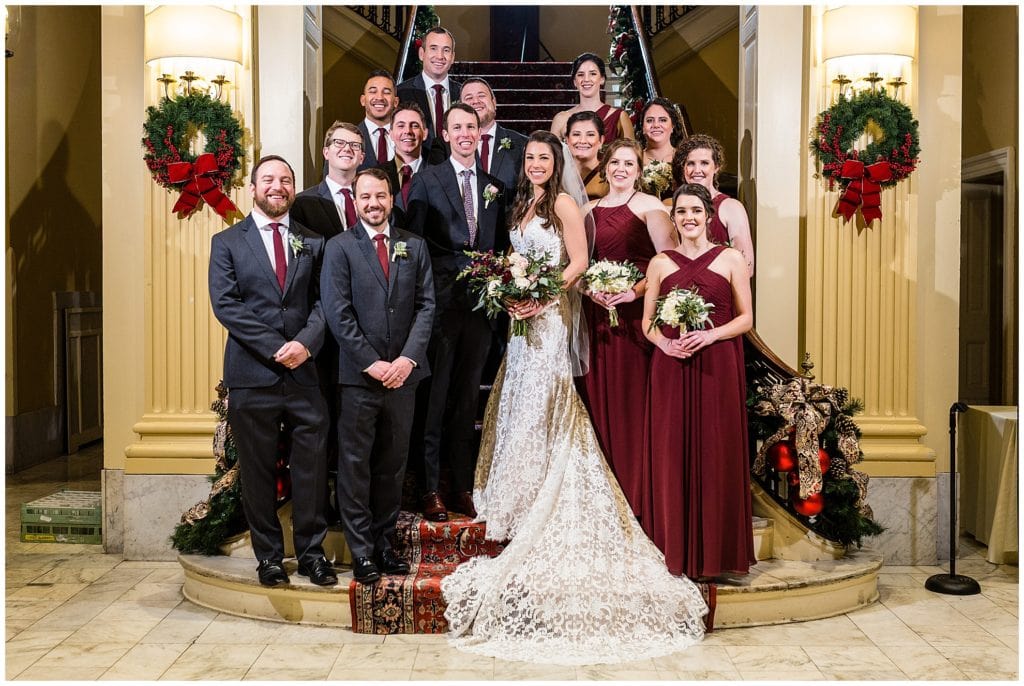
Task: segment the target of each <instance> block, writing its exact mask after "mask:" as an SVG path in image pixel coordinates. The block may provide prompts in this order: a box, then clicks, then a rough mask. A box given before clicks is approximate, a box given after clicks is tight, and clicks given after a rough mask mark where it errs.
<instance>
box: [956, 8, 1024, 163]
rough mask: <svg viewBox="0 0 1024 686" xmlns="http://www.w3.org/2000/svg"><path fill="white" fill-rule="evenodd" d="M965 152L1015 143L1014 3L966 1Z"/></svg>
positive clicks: (1015, 60) (1016, 70) (1015, 50)
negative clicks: (981, 3) (998, 4)
mask: <svg viewBox="0 0 1024 686" xmlns="http://www.w3.org/2000/svg"><path fill="white" fill-rule="evenodd" d="M963 11H964V48H963V58H964V81H963V88H964V92H963V99H964V104H963V119H964V130H963V156H964V157H965V158H967V157H973V156H974V155H979V154H981V153H985V152H989V151H990V150H996V149H998V148H1004V147H1013V148H1016V147H1017V121H1018V112H1019V105H1018V97H1017V94H1018V88H1017V83H1018V56H1017V23H1018V22H1017V8H1016V7H1013V6H1000V7H991V6H989V7H985V6H968V7H964V10H963Z"/></svg>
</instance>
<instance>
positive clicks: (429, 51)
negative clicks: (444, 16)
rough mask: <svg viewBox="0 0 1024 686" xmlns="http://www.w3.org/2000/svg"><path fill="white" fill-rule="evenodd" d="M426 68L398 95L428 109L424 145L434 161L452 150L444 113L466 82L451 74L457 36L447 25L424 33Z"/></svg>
mask: <svg viewBox="0 0 1024 686" xmlns="http://www.w3.org/2000/svg"><path fill="white" fill-rule="evenodd" d="M419 58H420V62H422V63H423V71H422V72H421V73H420V74H419V75H418V76H414V77H412V78H411V79H406V80H405V81H403V82H402V83H400V84H398V99H399V100H400V101H402V102H405V101H412V102H415V103H416V104H417V105H419V106H420V109H421V110H423V111H424V112H426V113H428V120H429V124H430V125H429V127H428V129H427V140H426V142H425V143H424V145H423V148H424V150H427V151H428V153H427V158H428V159H430V160H431V163H434V162H441V161H444V160H445V159H446V158H447V157H448V154H449V148H448V146H447V145H446V144H445V140H444V136H443V135H442V130H443V129H444V113H445V112H447V111H448V108H449V107H451V106H452V104H454V103H456V102H458V101H459V97H460V93H461V91H462V84H461V83H459V82H458V81H456V80H455V79H452V78H449V76H448V72H449V71H450V70H451V68H452V65H453V64H454V63H455V38H454V37H453V36H452V34H451V33H450V32H449V31H448V29H446V28H444V27H443V26H435V27H434V28H432V29H430V30H429V31H427V32H426V33H425V34H424V35H423V44H422V45H421V46H420V49H419Z"/></svg>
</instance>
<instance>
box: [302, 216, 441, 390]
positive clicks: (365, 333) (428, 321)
mask: <svg viewBox="0 0 1024 686" xmlns="http://www.w3.org/2000/svg"><path fill="white" fill-rule="evenodd" d="M399 243H405V249H406V252H407V256H406V257H398V256H396V255H395V249H396V246H397V245H398V244H399ZM389 265H390V266H389V272H390V275H389V276H390V278H388V279H387V280H385V279H384V270H383V269H381V266H380V260H379V259H378V258H377V251H376V246H375V245H374V243H373V241H372V240H370V238H369V236H367V235H366V229H365V228H364V227H363V225H362V223H357V224H356V225H355V226H354V227H352V229H351V230H349V231H346V232H344V233H341V234H338V235H337V236H335V237H334V238H332V239H331V240H330V241H328V242H327V248H326V250H325V254H324V266H323V272H322V274H321V277H320V284H321V292H322V293H323V306H324V313H325V317H326V319H327V323H328V326H329V327H330V330H331V333H333V334H334V337H335V339H337V341H338V347H339V348H340V354H339V358H338V379H337V381H338V383H339V384H347V385H356V386H370V385H371V384H376V385H378V386H379V385H380V382H379V381H376V380H375V379H373V378H372V377H371V376H370V375H369V374H367V373H366V372H365V371H364V370H365V369H367V368H368V367H370V365H372V364H373V363H374V362H376V361H378V360H385V361H388V362H390V361H392V360H394V359H395V358H397V357H399V356H404V357H408V358H409V359H410V360H413V361H414V362H415V363H416V367H414V368H413V371H412V373H411V374H410V375H409V378H408V380H407V382H406V383H409V384H411V383H415V382H417V381H420V380H421V379H423V378H424V377H426V376H427V375H429V374H430V367H429V365H428V363H427V343H428V341H429V340H430V332H431V329H432V327H433V323H434V281H433V276H432V273H431V270H430V256H429V255H428V254H427V246H426V244H425V243H424V242H423V240H422V239H421V238H419V237H418V236H414V235H412V234H410V233H408V232H407V231H403V230H401V229H398V228H396V227H395V226H392V227H391V260H390V262H389Z"/></svg>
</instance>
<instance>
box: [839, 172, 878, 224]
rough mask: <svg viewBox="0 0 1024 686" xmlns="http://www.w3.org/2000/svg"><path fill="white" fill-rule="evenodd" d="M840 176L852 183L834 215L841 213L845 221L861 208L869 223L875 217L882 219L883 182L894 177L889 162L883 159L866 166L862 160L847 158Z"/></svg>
mask: <svg viewBox="0 0 1024 686" xmlns="http://www.w3.org/2000/svg"><path fill="white" fill-rule="evenodd" d="M839 176H840V177H842V178H843V179H850V183H849V184H848V185H847V186H846V189H845V190H844V191H843V194H842V195H841V196H839V202H837V203H836V209H835V211H834V212H833V216H835V215H840V216H842V217H843V221H847V222H848V221H850V219H851V218H852V217H853V215H855V214H856V213H857V211H858V210H859V211H860V214H861V216H862V217H864V222H865V223H867V224H870V223H871V222H872V221H874V220H875V219H881V218H882V195H881V194H882V186H881V183H882V182H884V181H889V180H890V179H891V178H892V167H890V166H889V163H888V162H884V161H883V162H876V163H874V164H872V165H869V166H865V165H864V163H863V162H861V161H860V160H846V161H845V162H843V168H842V170H840V172H839Z"/></svg>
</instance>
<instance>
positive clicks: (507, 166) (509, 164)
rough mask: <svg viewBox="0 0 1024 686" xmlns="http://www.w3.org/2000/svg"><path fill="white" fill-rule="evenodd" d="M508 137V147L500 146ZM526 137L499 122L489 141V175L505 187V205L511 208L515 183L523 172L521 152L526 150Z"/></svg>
mask: <svg viewBox="0 0 1024 686" xmlns="http://www.w3.org/2000/svg"><path fill="white" fill-rule="evenodd" d="M506 138H507V139H508V142H509V147H508V148H502V147H501V142H502V140H504V139H506ZM526 141H527V138H526V136H524V135H523V134H521V133H519V132H518V131H513V130H512V129H506V128H505V127H504V126H502V125H501V124H498V125H497V126H496V127H495V128H494V140H492V141H491V152H490V155H491V169H490V172H489V173H490V175H491V176H495V177H497V178H498V179H499V180H500V181H501V182H502V183H503V184H504V185H505V188H506V189H507V191H508V192H507V193H505V198H504V200H505V207H507V208H511V206H512V201H513V200H514V196H515V194H516V183H517V182H518V181H519V177H520V176H521V175H522V172H523V153H525V152H526Z"/></svg>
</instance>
